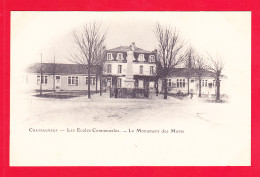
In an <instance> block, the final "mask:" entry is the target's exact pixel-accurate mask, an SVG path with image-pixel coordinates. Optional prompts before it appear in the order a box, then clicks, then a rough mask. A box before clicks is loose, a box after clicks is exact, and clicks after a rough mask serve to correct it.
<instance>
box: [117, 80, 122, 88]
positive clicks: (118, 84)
mask: <svg viewBox="0 0 260 177" xmlns="http://www.w3.org/2000/svg"><path fill="white" fill-rule="evenodd" d="M117 87H118V88H121V87H122V79H121V78H118V79H117Z"/></svg>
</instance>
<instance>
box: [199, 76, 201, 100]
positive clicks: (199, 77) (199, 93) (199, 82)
mask: <svg viewBox="0 0 260 177" xmlns="http://www.w3.org/2000/svg"><path fill="white" fill-rule="evenodd" d="M199 97H201V78H200V77H199Z"/></svg>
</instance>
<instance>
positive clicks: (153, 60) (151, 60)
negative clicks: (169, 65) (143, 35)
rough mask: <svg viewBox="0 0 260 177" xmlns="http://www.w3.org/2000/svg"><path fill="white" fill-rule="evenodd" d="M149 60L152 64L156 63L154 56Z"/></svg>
mask: <svg viewBox="0 0 260 177" xmlns="http://www.w3.org/2000/svg"><path fill="white" fill-rule="evenodd" d="M149 59H150V62H151V63H154V62H155V56H154V55H150V58H149Z"/></svg>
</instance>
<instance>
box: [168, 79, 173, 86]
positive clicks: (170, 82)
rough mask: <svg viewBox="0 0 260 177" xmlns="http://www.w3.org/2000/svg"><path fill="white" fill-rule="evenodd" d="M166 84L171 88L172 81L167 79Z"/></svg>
mask: <svg viewBox="0 0 260 177" xmlns="http://www.w3.org/2000/svg"><path fill="white" fill-rule="evenodd" d="M168 82H169V87H171V86H172V80H171V79H169V80H168Z"/></svg>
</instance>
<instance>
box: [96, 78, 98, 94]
mask: <svg viewBox="0 0 260 177" xmlns="http://www.w3.org/2000/svg"><path fill="white" fill-rule="evenodd" d="M96 93H98V77H97V74H96Z"/></svg>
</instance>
